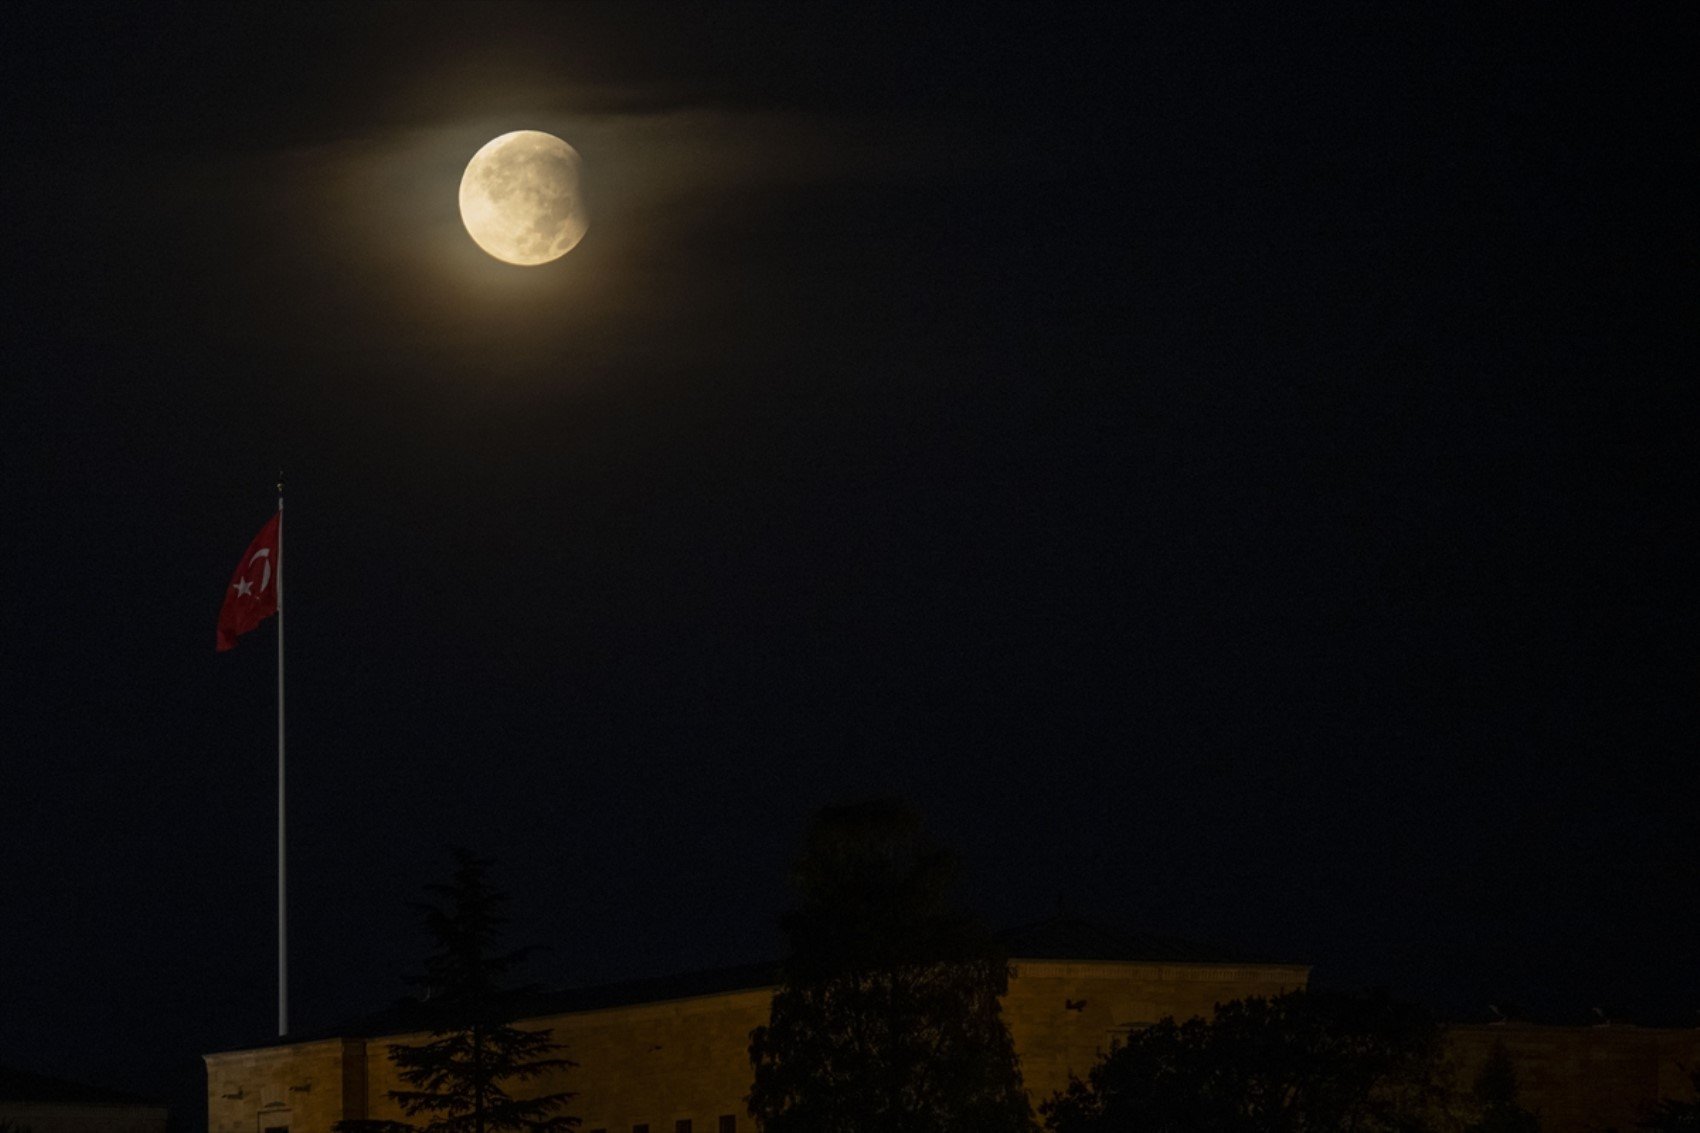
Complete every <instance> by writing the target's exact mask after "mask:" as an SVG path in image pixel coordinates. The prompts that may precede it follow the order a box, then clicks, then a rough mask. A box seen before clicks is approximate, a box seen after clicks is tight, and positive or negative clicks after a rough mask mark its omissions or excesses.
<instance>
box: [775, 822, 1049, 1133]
mask: <svg viewBox="0 0 1700 1133" xmlns="http://www.w3.org/2000/svg"><path fill="white" fill-rule="evenodd" d="M954 872H955V867H954V863H953V860H952V858H951V856H950V855H949V854H948V853H946V852H945V851H944V850H942V849H941V848H939V847H938V846H937V845H936V844H935V843H933V842H932V841H931V839H929V838H928V837H927V836H926V835H925V833H924V832H923V831H922V828H921V821H920V818H919V816H918V815H917V814H916V813H915V812H914V811H913V810H912V809H911V808H909V807H908V806H907V805H905V804H903V803H900V802H896V801H891V800H880V801H875V802H867V803H859V804H853V805H850V806H844V807H837V808H828V809H826V810H823V811H821V812H820V813H819V814H817V815H816V816H815V818H814V820H813V822H812V823H811V825H810V828H809V831H808V834H807V837H806V840H805V844H804V849H803V852H802V854H801V856H800V857H799V859H798V861H797V863H796V868H795V871H794V876H793V880H794V882H795V884H796V888H797V890H798V895H799V897H800V903H799V905H798V907H797V908H796V909H795V910H793V911H792V912H791V913H789V914H788V915H787V916H786V917H785V919H784V922H783V927H784V929H785V932H786V935H787V937H788V940H789V945H790V949H789V955H788V957H787V959H786V961H785V964H784V967H783V969H782V972H781V981H780V987H779V989H778V991H777V992H776V993H775V994H774V997H773V1005H772V1008H771V1010H770V1014H769V1020H768V1024H767V1025H766V1026H765V1027H758V1028H756V1030H755V1031H754V1032H752V1034H751V1036H750V1061H751V1063H752V1065H753V1067H754V1071H755V1080H754V1082H753V1084H752V1086H751V1088H750V1094H749V1097H748V1098H747V1099H746V1101H747V1103H748V1106H749V1111H750V1115H751V1116H752V1117H753V1118H754V1119H755V1121H756V1123H757V1125H758V1126H759V1127H760V1128H761V1129H763V1130H764V1131H766V1133H866V1131H868V1130H875V1129H878V1130H882V1131H886V1133H1018V1131H1019V1133H1025V1131H1028V1130H1033V1129H1034V1128H1035V1126H1034V1124H1033V1117H1032V1110H1031V1107H1030V1106H1029V1105H1028V1102H1027V1095H1026V1092H1025V1091H1024V1090H1023V1089H1022V1085H1021V1072H1020V1069H1019V1067H1018V1065H1017V1062H1016V1057H1015V1047H1014V1044H1013V1043H1012V1042H1011V1040H1010V1037H1009V1030H1008V1028H1007V1027H1006V1026H1005V1025H1004V1021H1003V1016H1002V1014H1001V1010H1000V1007H999V1004H998V1000H999V997H1000V996H1002V995H1003V994H1004V992H1005V991H1006V990H1007V989H1008V986H1009V966H1008V961H1007V959H1006V958H1005V957H1003V956H1002V955H1001V954H1000V953H999V952H998V950H997V949H996V947H995V946H994V945H993V943H992V941H991V938H990V937H989V936H988V935H987V934H986V933H985V932H984V931H983V930H982V929H981V928H980V927H979V926H978V925H977V924H976V923H975V922H974V920H973V919H972V918H970V917H968V916H966V915H964V914H963V913H961V912H960V911H958V910H957V909H955V908H953V907H952V905H951V903H950V901H949V899H948V889H949V886H950V882H951V880H952V878H953V876H954Z"/></svg>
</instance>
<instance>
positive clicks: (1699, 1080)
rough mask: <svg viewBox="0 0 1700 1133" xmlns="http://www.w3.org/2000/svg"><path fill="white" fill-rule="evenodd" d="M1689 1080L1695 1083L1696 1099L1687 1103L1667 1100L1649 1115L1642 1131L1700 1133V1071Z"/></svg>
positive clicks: (1643, 1123)
mask: <svg viewBox="0 0 1700 1133" xmlns="http://www.w3.org/2000/svg"><path fill="white" fill-rule="evenodd" d="M1689 1080H1690V1081H1691V1082H1692V1083H1693V1088H1694V1098H1693V1099H1692V1100H1691V1101H1685V1102H1679V1101H1677V1100H1675V1099H1674V1098H1666V1099H1665V1100H1664V1101H1662V1102H1660V1103H1659V1104H1658V1105H1657V1106H1655V1107H1654V1109H1653V1112H1652V1113H1650V1114H1648V1115H1647V1120H1645V1121H1643V1122H1642V1123H1641V1128H1642V1129H1650V1130H1653V1131H1654V1133H1700V1070H1696V1071H1694V1072H1693V1073H1692V1074H1690V1075H1689Z"/></svg>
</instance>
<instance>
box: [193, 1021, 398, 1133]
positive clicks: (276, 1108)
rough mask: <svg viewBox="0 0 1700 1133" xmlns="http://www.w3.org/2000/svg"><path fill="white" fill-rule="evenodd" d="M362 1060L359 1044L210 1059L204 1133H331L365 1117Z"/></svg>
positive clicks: (329, 1043) (327, 1043)
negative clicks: (278, 1132) (280, 1132)
mask: <svg viewBox="0 0 1700 1133" xmlns="http://www.w3.org/2000/svg"><path fill="white" fill-rule="evenodd" d="M366 1057H367V1054H366V1044H365V1043H363V1042H361V1041H360V1040H359V1039H326V1040H323V1041H321V1042H307V1043H293V1044H290V1045H279V1046H270V1047H260V1048H258V1049H256V1050H238V1051H231V1052H229V1053H227V1054H209V1055H207V1056H206V1063H207V1133H267V1131H268V1130H278V1129H282V1130H288V1131H289V1133H309V1131H311V1133H330V1128H331V1126H332V1125H333V1124H334V1123H336V1122H337V1121H340V1120H341V1119H343V1118H345V1117H348V1118H357V1117H364V1116H366Z"/></svg>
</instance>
